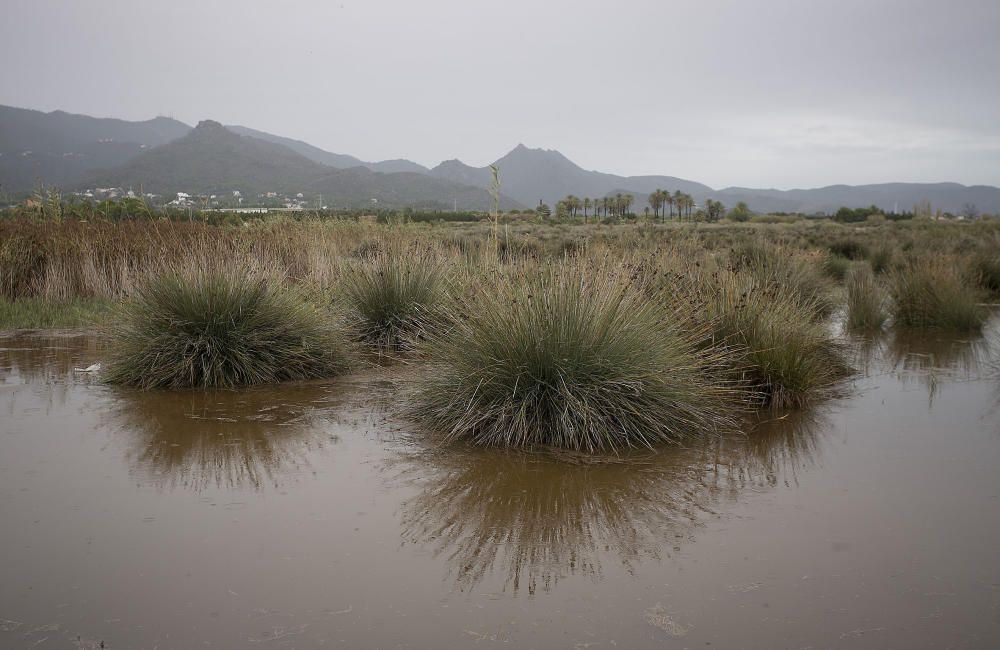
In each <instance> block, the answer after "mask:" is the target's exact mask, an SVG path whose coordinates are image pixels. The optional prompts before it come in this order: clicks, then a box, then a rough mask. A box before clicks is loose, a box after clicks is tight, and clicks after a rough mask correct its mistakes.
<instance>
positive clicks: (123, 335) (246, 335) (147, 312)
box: [104, 267, 348, 389]
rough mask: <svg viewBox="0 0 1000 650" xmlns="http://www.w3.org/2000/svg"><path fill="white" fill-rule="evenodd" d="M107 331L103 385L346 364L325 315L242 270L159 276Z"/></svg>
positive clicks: (236, 382)
mask: <svg viewBox="0 0 1000 650" xmlns="http://www.w3.org/2000/svg"><path fill="white" fill-rule="evenodd" d="M109 333H110V336H111V343H112V345H111V349H112V350H113V353H112V357H111V359H110V360H109V363H108V364H107V370H106V372H105V375H104V377H105V379H106V380H107V381H108V382H110V383H113V384H124V385H129V386H137V387H139V388H143V389H149V388H215V387H232V386H242V385H251V384H270V383H275V382H280V381H286V380H294V379H310V378H320V377H331V376H334V375H337V374H340V373H341V372H343V371H344V370H345V369H346V367H347V365H348V364H347V361H348V357H347V353H346V351H347V345H346V343H345V339H344V337H343V336H342V335H340V333H339V332H338V331H337V330H336V329H335V328H334V327H333V326H332V325H331V322H330V315H329V314H328V313H326V312H324V311H321V310H320V309H318V308H317V307H316V306H314V305H312V304H310V303H309V302H307V301H306V300H305V299H304V297H303V296H302V295H301V293H300V292H299V291H298V290H297V289H295V288H294V287H290V286H287V285H283V284H282V281H281V279H279V278H276V277H274V276H271V275H269V274H266V273H263V272H261V271H256V270H247V269H241V268H238V267H233V268H231V269H230V270H227V271H221V272H220V271H215V272H206V271H188V272H185V273H179V274H170V275H164V276H161V277H158V278H155V279H154V280H152V281H150V282H148V283H147V284H146V285H144V286H143V287H142V288H141V289H140V290H139V291H138V293H137V295H136V296H135V298H134V299H133V300H131V301H129V302H128V303H126V304H125V305H124V306H123V308H122V311H121V313H120V314H119V315H118V317H117V318H116V324H115V325H113V326H112V329H111V331H110V332H109Z"/></svg>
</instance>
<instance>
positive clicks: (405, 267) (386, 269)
mask: <svg viewBox="0 0 1000 650" xmlns="http://www.w3.org/2000/svg"><path fill="white" fill-rule="evenodd" d="M444 285H445V273H444V269H443V267H442V265H441V264H440V263H439V262H438V261H436V260H433V259H430V258H427V257H424V256H421V255H418V254H415V253H412V252H409V253H403V254H398V255H393V254H391V253H386V252H380V253H376V254H374V255H372V256H370V257H369V258H368V259H367V260H365V261H363V262H361V263H359V264H356V265H355V266H353V267H352V268H350V269H349V270H348V271H347V273H346V274H345V276H344V286H345V289H344V290H345V293H346V296H347V300H348V303H349V304H350V307H351V309H352V311H353V320H354V321H355V323H356V328H357V331H358V334H359V336H360V338H361V339H362V340H364V341H365V342H367V343H369V344H371V345H373V346H374V347H376V348H377V349H378V350H379V351H380V352H391V351H401V350H406V349H409V348H410V347H411V346H412V344H413V341H414V339H416V338H419V337H421V336H422V335H423V334H424V332H425V330H426V329H427V327H428V326H429V324H430V323H431V321H432V315H433V312H434V310H435V309H436V308H437V307H438V305H439V303H440V301H441V297H442V293H443V290H444Z"/></svg>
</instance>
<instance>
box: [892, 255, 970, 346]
mask: <svg viewBox="0 0 1000 650" xmlns="http://www.w3.org/2000/svg"><path fill="white" fill-rule="evenodd" d="M888 281H889V293H890V295H891V297H892V301H893V310H894V311H893V315H894V317H895V322H896V324H898V325H902V326H904V327H928V328H944V329H956V330H976V329H979V328H980V327H981V326H982V325H983V323H984V322H985V321H986V318H987V316H988V315H989V314H988V312H987V311H986V309H985V308H984V307H983V306H982V304H981V302H982V299H983V295H982V291H981V290H980V289H979V288H978V287H976V286H973V284H972V283H971V282H969V280H968V279H967V278H966V277H965V276H964V274H963V273H962V269H961V268H960V266H959V264H958V263H957V262H956V261H955V260H954V259H952V258H949V257H945V256H942V255H923V256H913V257H911V258H909V259H908V260H906V261H905V262H904V263H902V264H900V265H899V266H897V267H896V268H894V269H893V270H892V271H891V272H890V273H889V277H888Z"/></svg>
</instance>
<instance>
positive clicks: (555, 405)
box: [411, 262, 734, 451]
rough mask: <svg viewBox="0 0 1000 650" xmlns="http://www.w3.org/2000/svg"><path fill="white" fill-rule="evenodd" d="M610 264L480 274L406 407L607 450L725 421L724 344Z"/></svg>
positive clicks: (518, 440)
mask: <svg viewBox="0 0 1000 650" xmlns="http://www.w3.org/2000/svg"><path fill="white" fill-rule="evenodd" d="M685 321H686V319H684V318H681V317H680V315H679V314H675V313H672V312H670V311H669V310H667V309H665V308H663V307H662V303H659V302H657V301H650V300H648V299H647V298H646V295H645V294H644V293H643V292H642V291H641V290H639V289H638V288H637V287H636V286H635V282H634V278H632V277H630V276H629V275H627V274H625V273H623V272H622V270H621V267H618V268H617V269H610V268H602V267H595V266H589V267H588V266H586V265H582V264H574V263H572V262H562V263H554V264H550V265H546V266H544V267H542V268H533V269H531V270H530V271H528V272H525V271H523V270H517V269H515V270H504V271H496V272H495V273H494V274H493V275H491V276H487V277H485V278H484V279H483V280H482V282H481V285H480V286H479V287H478V290H477V291H475V292H470V293H469V295H467V296H466V297H465V298H464V299H462V300H460V301H459V303H458V304H457V305H456V306H455V307H454V309H453V310H452V311H451V313H450V326H449V328H448V329H447V330H446V331H443V332H441V333H440V334H439V335H435V336H433V337H432V338H431V340H430V341H429V351H430V353H431V354H430V356H431V358H432V359H433V360H434V365H433V367H432V368H431V369H430V371H429V372H427V373H425V374H424V375H423V379H422V382H421V386H420V387H419V391H418V393H417V395H416V396H415V401H414V405H413V407H412V409H411V414H412V416H413V417H414V419H415V420H416V421H417V422H418V423H419V424H420V425H422V426H423V427H424V428H425V429H427V430H430V431H433V432H437V433H439V434H441V435H443V436H444V437H445V438H447V439H460V438H461V439H467V440H471V441H473V442H475V443H478V444H482V445H489V446H533V445H550V446H555V447H562V448H568V449H574V450H584V451H600V450H615V449H621V448H625V447H633V446H652V445H654V444H656V443H662V442H677V441H680V440H682V439H684V438H685V437H687V436H690V435H696V434H700V433H705V432H708V431H715V430H718V429H720V428H726V427H729V426H733V424H734V422H733V420H732V411H731V409H730V408H729V406H730V404H731V403H732V401H733V398H734V392H733V390H732V388H731V387H730V386H729V385H728V384H727V383H726V382H725V381H720V380H719V371H720V369H721V367H722V366H723V365H724V364H723V359H724V357H725V353H724V352H723V351H722V350H721V349H720V348H715V349H712V350H699V348H698V346H697V345H696V342H697V341H698V340H699V336H700V335H699V334H698V333H692V332H690V331H688V330H687V329H686V328H685V326H684V325H683V323H684V322H685Z"/></svg>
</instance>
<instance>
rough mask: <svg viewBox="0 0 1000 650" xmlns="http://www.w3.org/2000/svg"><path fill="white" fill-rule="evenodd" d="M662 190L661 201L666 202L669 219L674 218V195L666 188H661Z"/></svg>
mask: <svg viewBox="0 0 1000 650" xmlns="http://www.w3.org/2000/svg"><path fill="white" fill-rule="evenodd" d="M661 191H662V192H663V202H664V203H665V204H666V206H667V209H668V210H670V214H669V215H668V216H669V217H670V218H671V219H673V218H674V197H673V195H671V194H670V192H667V191H666V190H661Z"/></svg>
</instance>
